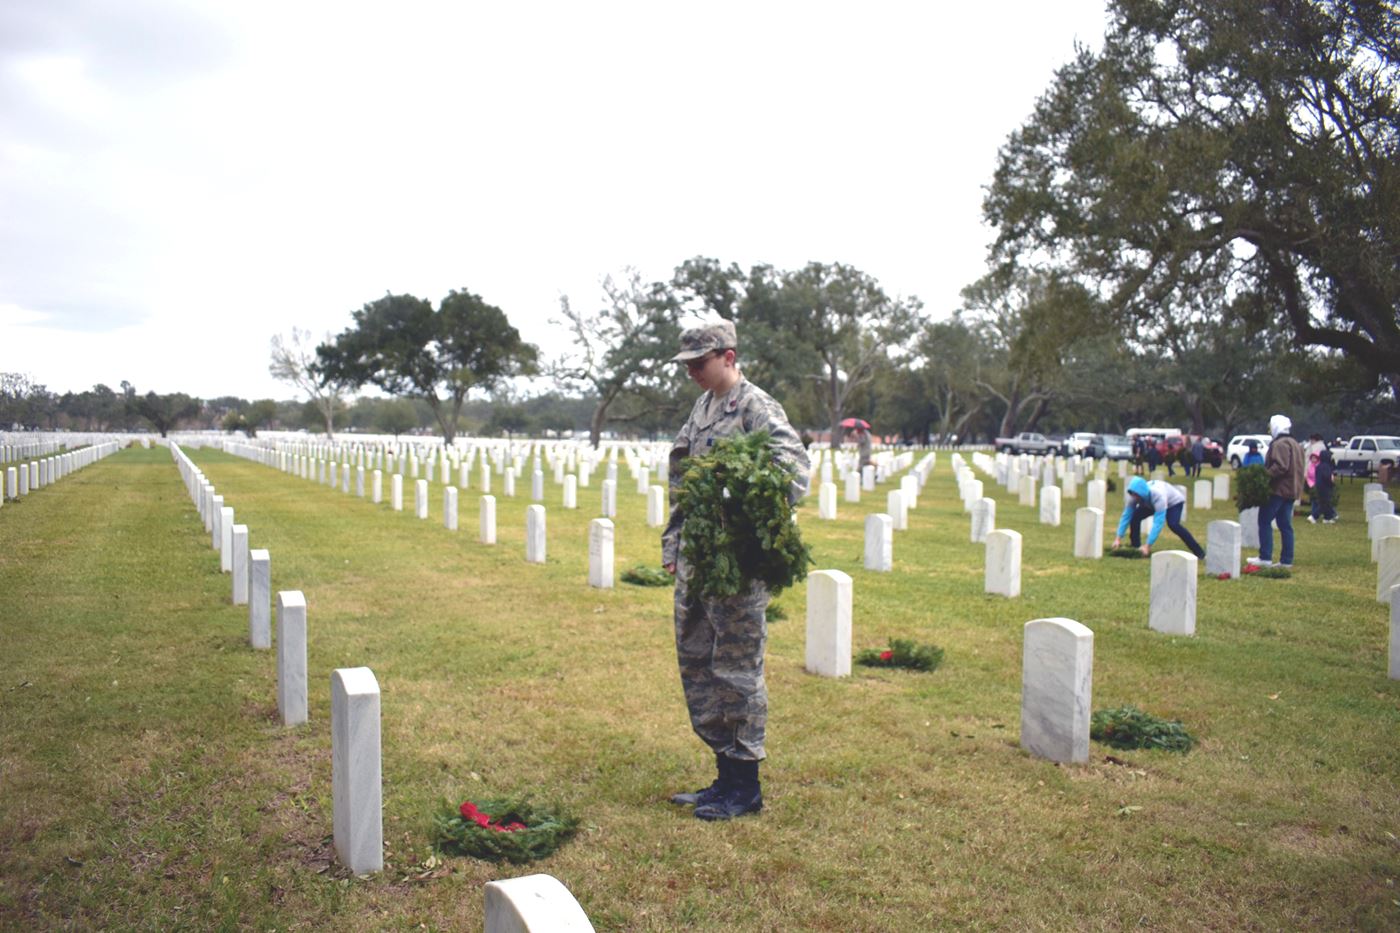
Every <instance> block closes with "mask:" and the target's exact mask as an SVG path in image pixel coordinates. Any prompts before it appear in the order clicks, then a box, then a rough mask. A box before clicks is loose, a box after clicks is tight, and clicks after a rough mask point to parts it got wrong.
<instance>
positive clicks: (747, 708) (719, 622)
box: [661, 321, 810, 820]
mask: <svg viewBox="0 0 1400 933" xmlns="http://www.w3.org/2000/svg"><path fill="white" fill-rule="evenodd" d="M737 345H738V340H737V338H736V336H735V333H734V325H733V324H732V323H731V322H729V321H719V322H717V323H714V324H708V325H705V326H703V327H697V328H693V329H691V330H687V331H685V332H684V333H683V334H681V352H680V353H678V354H676V355H675V356H674V357H673V358H672V359H673V360H674V361H675V362H679V363H685V365H686V369H687V370H688V371H689V373H690V377H691V379H693V380H694V381H695V383H696V385H698V386H700V388H702V389H704V390H705V393H704V394H703V395H701V396H700V398H699V399H697V400H696V402H695V407H694V408H693V409H691V412H690V417H689V418H687V419H686V422H685V424H684V425H682V426H681V429H680V431H678V432H677V433H676V441H675V445H674V446H673V447H672V448H671V462H670V480H671V483H670V485H671V491H672V495H673V497H674V494H675V491H676V490H677V489H678V488H679V487H680V483H681V476H682V470H681V461H682V460H684V459H685V458H686V457H688V456H691V455H702V454H704V453H706V452H708V451H709V449H710V448H711V447H713V446H714V444H715V443H716V442H717V441H719V440H721V439H723V438H726V437H732V436H736V435H742V434H749V433H752V432H755V431H767V432H768V434H769V436H770V437H771V438H772V449H773V454H774V457H775V458H776V459H777V460H778V461H779V462H781V463H785V464H789V465H791V466H792V467H794V468H795V470H796V476H795V478H794V480H793V484H792V490H791V492H790V497H791V501H792V502H794V503H795V502H797V500H798V499H800V498H802V496H803V495H805V494H806V492H807V482H808V473H809V470H810V464H809V463H808V460H807V451H806V450H805V449H804V448H803V446H802V442H801V441H800V440H799V439H798V436H797V432H796V431H794V430H793V429H792V425H790V424H788V420H787V414H786V413H785V412H784V411H783V406H781V405H779V404H778V403H777V402H776V401H774V400H773V398H772V396H770V395H769V394H768V393H767V392H764V391H763V390H762V389H760V388H758V387H757V386H755V385H754V384H753V383H751V382H749V381H748V380H746V379H745V378H744V376H743V374H742V373H741V372H740V371H739V367H738V364H737V362H736V360H735V350H736V348H737ZM681 525H682V522H681V515H680V512H679V510H678V509H676V508H672V509H671V520H670V523H669V524H668V525H667V526H666V530H665V531H664V532H663V533H662V535H661V554H662V563H663V564H665V565H666V569H667V570H669V571H670V572H671V573H673V574H675V576H676V593H675V621H676V655H677V658H678V660H679V662H680V670H681V686H682V687H683V688H684V690H685V702H686V706H687V707H688V708H689V710H690V724H691V726H692V727H693V728H694V729H695V733H696V735H698V736H700V738H701V739H702V740H704V742H705V744H706V745H709V746H710V748H711V749H713V750H714V753H715V764H716V770H717V772H718V776H717V777H716V778H715V781H714V783H713V784H711V785H710V786H709V787H707V788H705V789H704V790H700V791H696V792H695V793H693V794H676V795H675V796H673V797H672V798H671V800H672V802H673V803H678V804H687V805H689V804H694V805H695V815H696V816H697V817H699V818H700V819H703V820H727V819H730V818H732V817H735V816H740V815H742V814H745V813H753V812H756V811H758V810H760V809H762V807H763V792H762V789H761V788H760V785H759V781H758V763H759V762H760V761H761V760H762V759H763V757H764V752H763V733H764V728H765V726H766V725H767V721H768V691H767V688H766V687H765V686H764V683H763V650H764V646H765V645H766V644H767V641H768V620H767V618H766V616H765V612H766V610H767V608H768V590H767V588H766V587H765V586H764V585H763V584H762V583H757V582H756V583H754V584H753V585H752V587H751V588H750V589H749V591H748V592H747V593H741V594H739V595H737V596H732V597H729V598H727V599H703V598H701V597H700V596H699V595H698V594H696V595H694V596H692V595H691V594H690V593H689V592H688V587H687V579H686V578H687V575H688V574H687V568H686V565H685V561H684V559H683V558H682V556H681V553H680V544H681Z"/></svg>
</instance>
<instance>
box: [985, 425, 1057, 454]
mask: <svg viewBox="0 0 1400 933" xmlns="http://www.w3.org/2000/svg"><path fill="white" fill-rule="evenodd" d="M996 448H997V450H1000V451H1004V452H1005V453H1008V454H1059V453H1064V450H1063V448H1062V446H1061V442H1060V441H1054V440H1051V439H1050V438H1048V437H1046V436H1045V435H1044V434H1036V433H1035V432H1034V431H1022V432H1021V433H1020V434H1017V435H1016V436H1015V437H999V438H997V439H996Z"/></svg>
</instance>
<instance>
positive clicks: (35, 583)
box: [0, 449, 1400, 931]
mask: <svg viewBox="0 0 1400 933" xmlns="http://www.w3.org/2000/svg"><path fill="white" fill-rule="evenodd" d="M190 453H191V456H192V457H193V458H194V459H195V461H196V462H197V463H198V464H199V465H200V466H201V468H202V469H203V470H204V471H205V472H206V474H207V475H208V477H209V478H210V481H211V482H213V483H214V484H215V485H216V487H217V488H218V491H219V492H220V493H222V494H223V495H224V496H226V498H227V503H226V504H229V505H232V506H233V507H234V509H235V514H236V520H237V521H238V522H240V523H246V524H247V525H248V526H249V528H250V541H251V546H252V547H255V548H268V549H269V550H270V551H271V555H272V576H273V589H274V590H282V589H300V590H302V591H303V592H304V593H305V594H306V599H307V603H308V619H309V621H308V633H309V634H308V640H309V661H310V669H311V685H312V689H311V697H310V702H311V710H310V714H311V720H310V722H309V723H308V724H307V725H306V726H303V727H300V728H296V729H291V730H287V729H283V728H282V727H281V725H280V724H279V721H278V720H277V718H276V708H275V669H276V662H275V657H274V653H273V652H254V651H252V650H251V649H249V647H248V645H247V610H246V608H244V607H234V606H232V605H230V601H229V592H230V585H229V577H228V576H226V575H223V574H220V573H219V571H218V559H217V554H216V553H215V552H214V551H213V550H211V549H210V547H209V542H208V537H207V536H206V535H205V534H204V531H203V527H202V525H201V524H200V522H199V519H198V516H197V513H196V511H195V509H194V506H193V504H192V503H191V501H190V499H189V498H188V496H187V494H186V491H185V487H184V485H183V484H182V482H181V480H180V477H179V474H178V471H177V469H176V467H175V465H174V463H173V462H172V461H171V459H170V455H169V452H168V451H165V450H162V449H154V450H150V451H143V450H138V449H132V450H126V451H123V452H121V453H119V454H117V455H115V456H113V457H111V458H108V459H107V460H104V461H102V462H100V463H98V464H96V465H94V466H92V467H89V468H87V469H85V470H82V471H80V472H78V473H76V474H74V475H72V476H70V477H68V478H66V479H64V480H62V481H61V482H60V483H59V484H58V485H56V486H53V487H50V488H47V489H43V490H39V491H37V492H35V493H33V494H31V495H30V496H28V497H27V498H26V499H24V500H23V501H22V502H18V503H14V502H10V503H6V504H5V505H4V507H3V509H0V927H3V928H5V929H33V928H75V929H94V928H142V929H161V930H165V929H178V928H185V929H211V928H248V929H258V930H271V929H279V930H281V929H327V928H334V929H343V930H360V929H364V930H379V929H418V928H420V927H423V928H427V929H464V930H471V929H479V928H480V927H481V923H482V901H483V896H482V885H483V883H484V882H486V881H489V880H492V879H496V878H503V877H509V876H513V875H519V874H528V873H533V872H536V871H543V872H548V873H550V874H552V875H554V876H556V877H558V878H559V879H560V880H561V881H563V883H564V884H565V885H567V886H568V888H569V889H570V890H571V891H573V892H574V894H575V895H576V896H577V897H578V899H579V901H580V902H581V903H582V905H583V907H584V909H585V910H586V911H587V913H588V915H589V917H590V918H591V919H592V921H593V923H594V924H595V926H597V927H598V928H599V929H615V930H647V929H657V930H669V929H678V928H698V929H714V930H735V929H743V930H748V929H754V930H788V929H824V930H843V931H844V930H886V929H897V930H925V929H935V928H945V927H984V928H1021V929H1052V930H1061V929H1120V928H1138V927H1147V928H1154V929H1184V928H1208V929H1233V928H1258V929H1288V928H1301V927H1305V926H1306V927H1324V928H1391V929H1393V928H1395V927H1397V926H1400V906H1397V904H1398V902H1400V890H1397V888H1396V878H1397V877H1400V839H1397V836H1400V793H1397V791H1398V790H1400V788H1397V777H1400V742H1397V738H1400V733H1398V732H1397V726H1398V725H1400V689H1397V687H1396V685H1395V684H1393V683H1392V682H1390V681H1389V680H1387V678H1386V642H1387V634H1388V611H1387V607H1384V606H1381V605H1380V604H1378V603H1377V602H1376V600H1375V579H1376V575H1375V570H1374V566H1373V565H1372V564H1371V562H1370V558H1369V548H1368V544H1367V542H1366V538H1365V531H1364V526H1363V524H1362V521H1361V518H1360V515H1359V508H1360V506H1359V502H1360V495H1361V487H1360V485H1359V484H1345V485H1343V487H1342V489H1341V506H1340V508H1341V514H1342V521H1341V522H1340V523H1339V524H1337V525H1331V526H1311V525H1308V524H1307V523H1306V522H1305V521H1304V522H1300V523H1299V525H1298V549H1297V550H1298V555H1297V568H1296V570H1295V573H1294V576H1293V578H1292V579H1290V580H1253V579H1243V580H1238V581H1232V582H1221V581H1217V580H1214V579H1211V578H1207V577H1205V576H1204V574H1203V575H1202V577H1201V579H1200V589H1199V603H1198V616H1197V632H1198V634H1197V636H1196V637H1195V638H1170V637H1166V636H1162V635H1159V634H1156V633H1153V632H1151V631H1149V630H1148V628H1147V595H1148V562H1146V561H1127V560H1112V559H1106V560H1101V561H1076V560H1074V559H1072V557H1071V556H1070V555H1071V552H1072V540H1073V510H1074V508H1075V507H1077V506H1079V505H1082V504H1084V503H1083V499H1082V498H1081V499H1079V500H1066V502H1065V510H1064V511H1065V516H1066V520H1065V523H1064V524H1063V525H1062V526H1061V527H1060V528H1048V527H1044V526H1041V525H1040V524H1039V523H1038V521H1037V516H1036V514H1035V513H1034V512H1033V511H1032V510H1031V509H1028V508H1022V507H1020V506H1018V505H1016V504H1015V500H1014V498H1013V497H1011V496H1008V495H1006V494H1005V493H1003V492H1001V491H1000V490H995V493H994V494H995V495H996V497H997V499H998V505H997V510H998V511H997V522H998V525H999V526H1000V527H1004V528H1013V529H1016V530H1018V531H1020V532H1022V534H1023V535H1024V541H1025V544H1024V548H1025V549H1024V554H1023V567H1024V570H1023V595H1022V597H1021V598H1019V599H1013V600H1007V599H1002V598H997V597H989V596H985V595H983V593H982V581H983V577H982V574H983V554H982V548H981V547H980V546H975V545H972V544H970V543H969V542H968V519H967V516H965V515H964V514H963V512H962V509H961V505H960V503H959V502H958V501H957V499H956V485H955V483H954V482H953V478H952V474H951V471H950V466H949V457H948V454H947V453H940V454H939V457H938V466H937V468H936V469H935V471H934V473H933V475H932V477H931V479H930V481H929V484H928V486H927V487H926V488H925V490H924V493H923V495H922V496H921V499H920V502H919V507H918V509H917V510H916V511H914V512H912V513H911V515H910V522H911V529H910V530H909V531H907V532H897V533H896V535H895V551H894V553H895V572H894V573H890V574H875V573H870V572H867V571H865V570H863V569H862V568H861V554H862V538H863V521H864V516H865V515H866V514H867V513H869V512H872V511H882V510H883V508H884V502H885V492H886V490H887V489H888V488H890V487H889V486H882V487H881V488H880V490H879V491H878V492H877V493H876V494H873V495H872V494H866V496H865V500H864V502H863V503H862V504H861V505H860V506H858V507H857V506H850V505H847V504H846V503H844V502H842V503H841V504H840V518H839V519H838V520H837V521H835V522H822V521H819V520H818V519H817V517H816V501H815V496H813V497H812V498H811V499H809V500H808V502H807V503H805V504H804V507H803V510H802V516H801V520H802V527H803V529H804V534H805V535H806V536H807V538H808V540H809V541H810V542H811V544H812V545H813V550H814V553H815V555H816V558H817V564H816V566H817V568H819V569H825V568H836V569H840V570H844V571H846V572H847V573H849V574H851V576H852V577H853V578H854V580H855V645H856V648H857V649H860V648H864V647H875V646H882V645H883V644H884V643H885V642H886V641H887V639H889V638H891V637H905V638H913V639H916V640H918V641H921V642H933V643H936V644H938V645H941V646H942V647H944V648H945V649H946V652H947V656H946V660H945V662H944V666H943V667H942V668H940V669H939V670H938V671H937V672H935V673H932V674H913V673H907V672H901V671H885V670H881V671H872V670H869V669H865V668H859V667H857V668H856V669H855V673H854V675H853V676H852V677H850V678H848V679H842V680H831V679H823V678H818V677H815V676H812V675H809V674H807V673H805V672H804V670H803V636H804V621H803V619H804V614H805V588H804V587H798V588H797V589H796V590H794V591H791V592H788V593H784V594H783V595H782V596H781V598H780V599H779V600H778V604H779V605H780V606H781V607H782V608H783V609H784V610H785V611H786V614H787V618H786V620H784V621H775V622H773V623H772V625H771V634H770V642H769V655H768V687H769V694H770V723H769V754H770V756H771V757H770V760H769V762H768V763H767V765H766V766H765V768H764V775H763V776H764V782H765V792H766V798H765V799H766V807H765V810H764V812H763V813H762V814H761V815H760V816H757V817H752V818H745V819H741V820H738V821H735V822H733V823H730V824H706V823H702V822H700V821H698V820H695V819H694V818H692V817H691V816H690V812H689V811H688V810H684V809H680V808H676V807H673V806H671V805H670V804H668V803H667V802H666V797H667V795H669V794H670V793H672V792H673V791H676V790H678V789H693V788H694V787H696V786H699V785H702V784H704V783H707V782H708V780H709V778H710V770H709V769H710V760H709V758H708V755H707V753H706V752H705V750H704V748H703V746H702V745H701V743H700V742H699V741H698V740H697V739H696V738H694V736H693V735H692V734H691V733H690V729H689V725H688V721H687V718H686V712H685V706H684V703H683V701H682V698H681V692H680V687H679V683H678V678H677V674H676V670H675V660H674V648H673V645H672V635H671V593H670V591H669V589H644V588H637V587H631V586H626V585H619V587H618V588H617V589H614V590H594V589H590V588H589V587H588V586H587V524H588V521H589V519H591V518H593V517H595V516H596V515H597V514H598V511H599V509H598V506H599V501H600V491H599V484H598V483H597V482H596V478H595V483H594V485H593V486H592V487H591V488H588V489H581V490H580V491H579V502H580V506H581V508H580V509H578V510H576V511H565V510H563V509H562V507H561V500H562V494H561V491H560V490H559V489H558V488H557V487H554V486H553V485H552V484H547V487H548V488H547V500H546V505H547V506H548V508H549V519H548V520H549V531H548V541H549V545H548V547H549V559H548V562H547V563H546V564H545V565H543V566H540V565H531V564H527V563H525V560H524V513H525V507H526V505H527V504H528V498H527V496H528V489H529V484H528V482H525V483H521V484H520V487H519V488H520V489H521V490H522V493H523V494H522V495H521V496H519V497H517V498H514V499H507V498H504V497H502V496H500V495H499V493H500V486H499V478H497V487H496V490H495V491H496V492H497V494H498V517H499V542H500V543H499V545H498V546H496V547H484V546H482V545H479V544H478V543H477V541H476V521H477V495H478V491H477V490H476V489H475V488H473V489H471V490H467V491H464V492H463V493H462V506H461V516H462V520H461V527H462V530H461V531H459V532H457V533H451V532H448V531H446V530H445V529H444V528H443V527H442V523H441V498H440V497H441V486H440V485H439V484H434V485H433V493H432V496H431V501H430V510H429V511H430V518H429V520H427V521H419V520H418V519H416V518H415V517H414V515H413V511H412V484H411V483H406V484H405V486H406V491H405V500H406V506H407V508H406V510H405V511H404V512H402V513H395V512H392V511H391V510H390V509H389V507H388V505H387V504H385V505H381V506H375V505H372V504H371V503H370V502H369V501H368V500H367V499H365V500H360V499H357V498H355V497H354V496H353V494H352V495H350V496H346V495H344V494H343V493H341V492H339V491H337V490H332V489H330V488H328V487H325V486H320V485H317V484H316V483H314V482H309V481H306V480H302V479H298V478H294V477H292V476H290V475H287V474H283V473H280V472H277V471H275V470H273V469H270V468H268V467H263V466H259V465H256V464H253V463H250V462H247V461H243V460H240V459H237V458H234V457H231V456H227V455H224V454H222V453H218V452H214V451H191V452H190ZM388 485H389V484H388V481H387V478H386V481H385V495H386V500H387V495H388ZM619 485H620V486H621V487H622V488H621V489H620V490H619V516H618V521H617V526H618V529H617V567H618V569H619V571H621V570H622V569H625V568H626V567H628V566H631V565H633V564H638V563H646V564H651V565H655V564H657V563H658V562H659V546H658V542H657V535H656V531H655V530H653V529H648V528H647V527H646V524H645V498H644V497H643V496H640V495H637V494H635V492H633V486H632V483H631V482H630V479H629V478H628V476H627V473H626V471H625V470H623V473H622V477H621V480H620V483H619ZM987 488H988V489H989V490H992V489H993V484H992V483H991V482H987ZM1110 499H1111V501H1112V502H1114V503H1121V494H1112V495H1111V496H1110ZM1212 515H1213V516H1214V517H1233V516H1232V515H1231V514H1230V513H1229V512H1228V511H1216V512H1214V513H1212ZM1208 517H1211V516H1210V515H1207V514H1206V513H1200V512H1193V513H1192V514H1191V515H1190V516H1189V521H1188V525H1189V526H1190V527H1191V528H1192V530H1193V531H1194V532H1195V533H1196V535H1197V536H1198V537H1199V538H1201V540H1202V541H1203V542H1204V539H1205V523H1206V520H1207V518H1208ZM1115 520H1116V515H1110V516H1109V517H1108V522H1107V523H1108V525H1109V534H1110V536H1111V533H1112V531H1111V529H1112V525H1113V524H1114V523H1115ZM1174 540H1175V539H1174V538H1172V537H1171V535H1170V533H1166V534H1165V535H1164V540H1163V542H1162V545H1163V546H1166V547H1172V546H1174V545H1173V543H1172V542H1173V541H1174ZM1050 616H1065V617H1069V618H1073V619H1077V620H1078V621H1080V622H1082V623H1083V624H1085V625H1087V626H1088V627H1089V628H1090V629H1092V630H1093V631H1094V633H1095V645H1094V703H1093V706H1094V708H1095V709H1101V708H1104V707H1110V706H1120V705H1124V704H1128V703H1132V704H1136V705H1139V706H1141V707H1144V708H1146V709H1148V710H1149V711H1151V712H1153V713H1156V714H1158V715H1162V716H1166V717H1169V718H1175V719H1181V720H1182V721H1184V722H1185V723H1186V725H1187V727H1188V728H1189V729H1190V730H1191V731H1192V732H1193V733H1194V734H1195V735H1196V736H1197V738H1198V739H1199V741H1200V744H1199V745H1198V747H1197V748H1196V749H1195V750H1194V751H1192V752H1191V753H1189V754H1187V755H1179V754H1172V753H1165V752H1119V751H1114V750H1112V749H1109V748H1106V747H1104V746H1101V745H1098V744H1094V745H1092V746H1091V748H1090V762H1089V764H1087V765H1084V766H1075V767H1060V766H1056V765H1054V764H1052V763H1049V762H1046V761H1042V760H1037V759H1033V758H1031V757H1030V756H1028V755H1027V754H1026V753H1024V752H1023V751H1021V750H1020V748H1019V746H1018V737H1019V725H1020V719H1019V716H1020V707H1019V702H1020V700H1019V695H1020V680H1021V632H1022V626H1023V625H1024V623H1025V622H1027V621H1028V620H1031V619H1036V618H1043V617H1050ZM359 665H365V666H368V667H370V668H372V669H373V670H374V673H375V675H376V676H377V678H378V680H379V684H380V687H381V690H382V692H383V697H382V708H383V720H382V728H383V754H384V760H383V774H384V829H385V840H386V846H387V851H386V853H385V870H384V872H383V873H382V874H380V875H377V876H374V877H370V878H366V879H357V878H350V877H347V875H346V873H345V872H344V871H342V870H341V869H340V867H339V866H338V865H337V864H336V863H335V862H334V859H333V855H332V850H331V846H330V840H329V835H330V832H331V784H330V775H331V765H330V730H329V720H330V709H329V678H330V673H331V671H332V670H333V669H335V668H338V667H351V666H359ZM513 792H528V793H530V794H532V795H534V796H535V797H536V798H538V799H541V800H545V801H554V802H558V803H561V804H563V805H564V806H566V807H568V808H570V809H572V810H573V811H575V812H576V813H578V814H579V815H581V816H582V818H583V821H584V827H585V828H584V829H583V831H581V833H580V834H579V836H578V837H577V838H576V839H575V840H574V841H572V842H571V843H569V844H568V845H566V846H565V847H564V848H562V849H561V850H560V851H559V852H558V853H556V854H555V855H554V856H553V857H551V858H549V859H548V860H546V861H544V862H541V863H536V864H532V865H528V866H510V865H492V864H488V863H483V862H477V861H473V860H470V859H465V858H447V859H445V860H444V861H442V862H441V863H440V864H439V863H437V862H434V861H432V860H431V858H430V857H431V856H432V854H433V853H432V848H431V817H432V814H433V812H434V810H435V809H436V808H437V807H438V806H439V805H440V804H441V803H442V801H444V800H451V801H452V802H454V803H455V802H460V800H462V799H463V798H465V797H468V796H472V797H485V796H493V795H499V794H502V793H513Z"/></svg>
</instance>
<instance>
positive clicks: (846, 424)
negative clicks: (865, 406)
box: [841, 418, 870, 431]
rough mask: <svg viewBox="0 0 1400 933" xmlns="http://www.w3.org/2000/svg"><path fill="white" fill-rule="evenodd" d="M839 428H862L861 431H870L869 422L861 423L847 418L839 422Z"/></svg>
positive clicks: (859, 420) (855, 419) (858, 420)
mask: <svg viewBox="0 0 1400 933" xmlns="http://www.w3.org/2000/svg"><path fill="white" fill-rule="evenodd" d="M841 427H843V428H863V429H865V430H867V431H869V430H870V422H869V421H862V420H861V419H859V418H847V419H845V420H844V421H842V422H841Z"/></svg>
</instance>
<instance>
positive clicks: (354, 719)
mask: <svg viewBox="0 0 1400 933" xmlns="http://www.w3.org/2000/svg"><path fill="white" fill-rule="evenodd" d="M430 462H431V461H430ZM379 718H380V711H379V681H378V680H377V679H375V676H374V672H373V671H371V670H370V669H369V668H367V667H350V668H340V669H339V670H336V671H333V672H332V673H331V822H332V825H333V836H334V841H335V854H336V855H337V856H338V857H339V858H340V861H341V864H343V865H344V866H345V867H346V868H348V869H350V872H351V873H352V874H356V875H364V874H369V873H371V872H377V871H380V870H381V869H383V867H384V782H383V778H382V768H383V763H382V760H381V757H380V756H381V750H380V740H379V730H380V725H379Z"/></svg>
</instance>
